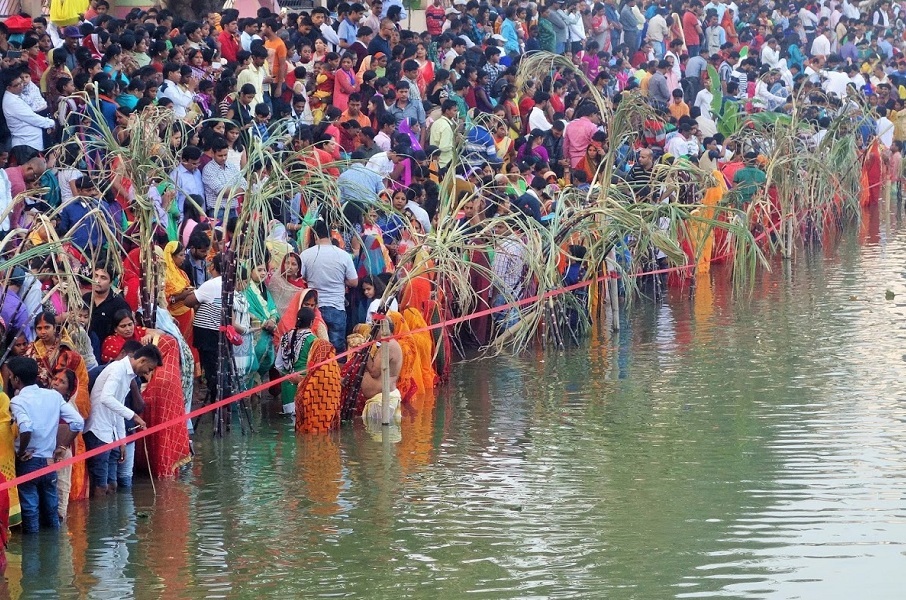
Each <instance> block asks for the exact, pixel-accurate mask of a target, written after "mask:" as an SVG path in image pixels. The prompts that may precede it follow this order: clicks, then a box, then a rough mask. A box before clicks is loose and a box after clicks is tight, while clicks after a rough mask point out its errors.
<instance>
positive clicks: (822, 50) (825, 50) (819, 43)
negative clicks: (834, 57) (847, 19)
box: [811, 26, 831, 58]
mask: <svg viewBox="0 0 906 600" xmlns="http://www.w3.org/2000/svg"><path fill="white" fill-rule="evenodd" d="M818 32H819V33H818V35H816V36H815V40H814V41H813V42H812V51H811V54H812V56H813V57H815V56H821V57H823V58H827V55H828V54H830V53H831V43H830V38H828V37H827V32H826V31H825V30H824V27H820V26H819V27H818Z"/></svg>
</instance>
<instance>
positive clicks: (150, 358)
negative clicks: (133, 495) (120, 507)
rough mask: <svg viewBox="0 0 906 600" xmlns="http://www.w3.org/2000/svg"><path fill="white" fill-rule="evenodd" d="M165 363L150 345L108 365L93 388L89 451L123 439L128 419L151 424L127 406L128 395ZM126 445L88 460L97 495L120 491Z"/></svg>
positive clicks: (87, 433)
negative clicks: (137, 381)
mask: <svg viewBox="0 0 906 600" xmlns="http://www.w3.org/2000/svg"><path fill="white" fill-rule="evenodd" d="M162 362H163V358H161V355H160V350H158V349H157V347H156V346H154V345H151V344H148V345H147V346H142V347H141V348H139V349H138V350H136V351H135V354H133V355H132V356H126V357H125V358H121V359H120V360H117V361H114V362H112V363H110V364H109V365H107V367H105V368H104V370H103V371H101V374H100V375H98V378H97V381H95V383H94V388H92V390H91V413H90V414H89V415H88V420H87V421H86V422H85V433H84V435H83V437H84V439H85V447H86V448H88V449H89V450H94V449H95V448H100V447H101V446H103V445H105V444H110V443H111V442H114V441H117V440H121V439H123V438H124V437H126V435H127V434H128V433H131V432H127V431H126V423H125V419H132V420H134V421H135V423H136V425H137V427H138V428H139V429H144V428H145V427H147V425H146V424H145V422H144V421H143V420H142V418H141V417H140V416H138V415H137V414H135V412H134V411H133V410H131V409H129V408H126V404H125V402H126V395H127V394H128V393H129V386H130V384H131V383H132V380H133V379H135V378H136V377H142V378H144V379H146V380H147V379H150V378H151V375H152V374H153V373H154V370H155V369H156V368H157V367H159V366H160V364H161V363H162ZM120 452H122V448H119V449H116V450H107V451H105V452H102V453H101V454H99V455H97V456H95V457H92V458H89V459H88V460H87V466H88V475H89V477H90V478H91V485H92V487H93V488H94V495H95V496H103V495H106V494H111V493H114V492H116V481H117V464H118V462H119V456H120Z"/></svg>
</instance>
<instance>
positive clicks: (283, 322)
mask: <svg viewBox="0 0 906 600" xmlns="http://www.w3.org/2000/svg"><path fill="white" fill-rule="evenodd" d="M309 294H314V295H315V301H316V302H317V298H318V292H316V291H315V290H312V289H303V290H300V291H299V292H297V293H296V295H295V296H293V299H292V300H290V302H289V305H287V307H286V310H281V311H280V321H279V322H278V323H277V330H276V331H274V343H275V344H279V343H280V340H281V339H282V338H283V334H285V333H286V332H287V331H292V330H293V329H294V328H295V327H296V315H298V314H299V309H300V308H302V303H303V302H305V297H306V296H308V295H309ZM311 330H312V331H314V332H315V335H316V336H318V339H321V340H325V341H327V340H329V338H328V337H327V324H325V323H324V319H323V318H322V317H321V311H320V310H318V309H315V320H314V322H313V323H312V324H311Z"/></svg>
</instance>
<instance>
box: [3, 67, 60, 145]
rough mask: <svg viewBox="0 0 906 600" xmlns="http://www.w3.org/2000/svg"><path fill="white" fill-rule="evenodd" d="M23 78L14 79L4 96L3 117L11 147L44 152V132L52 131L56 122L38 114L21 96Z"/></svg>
mask: <svg viewBox="0 0 906 600" xmlns="http://www.w3.org/2000/svg"><path fill="white" fill-rule="evenodd" d="M22 87H23V81H22V77H19V76H17V77H14V78H13V79H12V80H11V81H10V82H9V85H8V86H7V88H6V93H5V94H3V116H4V117H6V126H7V128H9V133H10V136H11V138H12V140H11V144H12V145H11V147H13V148H15V147H16V146H28V147H29V148H34V149H35V150H37V151H38V152H43V151H44V130H48V131H50V130H52V129H53V127H54V125H55V121H54V120H53V119H50V118H48V117H42V116H41V115H39V114H38V113H36V112H35V111H34V110H32V108H31V107H30V106H29V105H28V104H27V103H26V102H25V100H23V99H22V98H21V96H20V94H21V93H22Z"/></svg>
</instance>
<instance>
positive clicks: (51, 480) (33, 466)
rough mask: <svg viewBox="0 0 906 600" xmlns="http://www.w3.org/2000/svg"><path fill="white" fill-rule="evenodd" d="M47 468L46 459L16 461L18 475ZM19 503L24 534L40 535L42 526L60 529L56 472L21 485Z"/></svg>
mask: <svg viewBox="0 0 906 600" xmlns="http://www.w3.org/2000/svg"><path fill="white" fill-rule="evenodd" d="M46 466H47V459H46V458H30V459H28V460H26V461H20V460H18V459H16V475H17V476H21V475H27V474H28V473H33V472H35V471H37V470H38V469H42V468H44V467H46ZM19 503H20V504H21V506H22V531H23V532H24V533H38V529H39V528H40V526H41V525H42V524H43V525H44V526H45V527H48V528H50V529H59V528H60V517H59V515H57V505H58V503H59V501H58V499H57V474H56V472H54V473H51V474H50V475H43V476H41V477H38V478H37V479H32V480H31V481H29V482H27V483H23V484H20V485H19Z"/></svg>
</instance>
